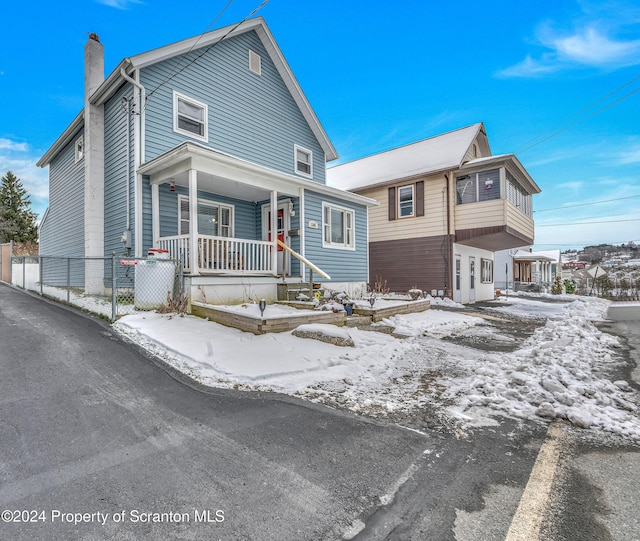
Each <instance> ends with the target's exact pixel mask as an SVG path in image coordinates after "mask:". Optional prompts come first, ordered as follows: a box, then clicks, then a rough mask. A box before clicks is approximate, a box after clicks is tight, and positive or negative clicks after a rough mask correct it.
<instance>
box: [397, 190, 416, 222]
mask: <svg viewBox="0 0 640 541" xmlns="http://www.w3.org/2000/svg"><path fill="white" fill-rule="evenodd" d="M413 188H414V186H413V184H412V185H410V186H401V187H400V188H398V216H399V217H400V218H407V217H409V216H413V196H414V192H413Z"/></svg>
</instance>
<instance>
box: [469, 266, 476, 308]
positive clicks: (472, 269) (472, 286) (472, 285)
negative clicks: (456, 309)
mask: <svg viewBox="0 0 640 541" xmlns="http://www.w3.org/2000/svg"><path fill="white" fill-rule="evenodd" d="M469 302H476V258H475V257H473V256H470V257H469Z"/></svg>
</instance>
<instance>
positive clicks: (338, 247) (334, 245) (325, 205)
mask: <svg viewBox="0 0 640 541" xmlns="http://www.w3.org/2000/svg"><path fill="white" fill-rule="evenodd" d="M327 208H329V209H333V210H338V211H341V212H344V213H345V216H346V214H350V215H351V241H352V244H351V245H348V244H346V242H345V243H344V244H337V243H333V242H331V241H329V242H327V240H326V239H325V230H326V226H327V224H326V222H325V216H326V209H327ZM329 227H331V224H330V223H329ZM346 236H347V235H346V225H345V239H346ZM322 247H323V248H331V249H333V250H348V251H350V252H353V251H355V249H356V213H355V210H353V209H350V208H346V207H341V206H339V205H334V204H333V203H327V202H324V201H323V203H322Z"/></svg>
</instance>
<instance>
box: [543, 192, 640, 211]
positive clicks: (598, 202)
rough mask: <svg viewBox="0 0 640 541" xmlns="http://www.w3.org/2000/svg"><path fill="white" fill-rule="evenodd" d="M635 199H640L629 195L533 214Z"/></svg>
mask: <svg viewBox="0 0 640 541" xmlns="http://www.w3.org/2000/svg"><path fill="white" fill-rule="evenodd" d="M636 197H640V195H629V196H628V197H618V198H616V199H602V200H601V201H591V202H590V203H576V204H575V205H565V206H563V207H554V208H551V209H541V210H534V211H533V212H547V211H548V210H564V209H570V208H573V207H586V206H589V205H598V204H600V203H611V202H612V201H622V200H624V199H634V198H636Z"/></svg>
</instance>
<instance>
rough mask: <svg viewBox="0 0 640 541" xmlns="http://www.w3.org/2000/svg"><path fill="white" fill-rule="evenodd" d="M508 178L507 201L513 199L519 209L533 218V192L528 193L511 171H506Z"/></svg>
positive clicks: (512, 201)
mask: <svg viewBox="0 0 640 541" xmlns="http://www.w3.org/2000/svg"><path fill="white" fill-rule="evenodd" d="M505 176H506V179H507V201H511V203H513V204H514V205H515V206H516V207H518V209H519V210H520V211H521V212H523V213H524V214H526V215H527V216H529V218H531V217H532V216H533V209H532V207H531V194H528V193H526V192H525V191H524V189H523V188H522V187H521V186H520V184H518V181H516V179H514V178H513V177H512V176H511V174H510V173H509V171H507V172H506V175H505Z"/></svg>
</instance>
